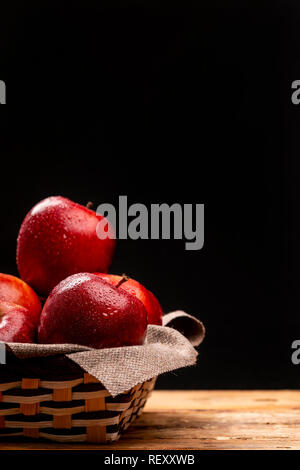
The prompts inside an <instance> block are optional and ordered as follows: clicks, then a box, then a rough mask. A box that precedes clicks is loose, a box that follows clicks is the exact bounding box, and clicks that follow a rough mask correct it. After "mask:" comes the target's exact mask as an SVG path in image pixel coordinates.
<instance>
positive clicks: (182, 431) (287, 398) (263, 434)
mask: <svg viewBox="0 0 300 470" xmlns="http://www.w3.org/2000/svg"><path fill="white" fill-rule="evenodd" d="M1 449H2V450H4V449H5V450H15V449H21V450H24V449H26V450H33V449H36V450H42V449H85V450H87V449H91V450H92V449H106V450H107V449H109V450H111V451H112V452H113V450H114V449H126V450H128V449H130V450H135V449H147V450H151V449H166V450H167V449H197V450H198V449H199V450H200V449H201V450H202V449H300V391H289V390H278V391H255V390H253V391H239V390H233V391H223V390H221V391H215V390H201V391H167V390H166V391H155V392H154V393H153V395H152V397H151V398H150V400H149V401H148V403H147V405H146V408H145V412H144V414H143V415H142V416H141V417H140V418H139V419H138V420H137V421H136V423H135V424H134V425H132V427H131V428H129V429H128V430H127V432H126V434H125V435H124V436H123V437H122V438H121V440H119V441H118V442H116V443H113V444H110V445H107V446H99V445H93V444H56V443H48V442H37V443H34V442H32V443H18V444H16V443H15V442H6V443H2V444H0V450H1Z"/></svg>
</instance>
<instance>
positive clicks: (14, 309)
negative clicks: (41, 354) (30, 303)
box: [0, 300, 36, 343]
mask: <svg viewBox="0 0 300 470" xmlns="http://www.w3.org/2000/svg"><path fill="white" fill-rule="evenodd" d="M35 331H36V327H35V325H34V323H33V322H32V321H31V315H30V312H29V311H28V309H27V308H25V307H22V306H21V305H17V304H14V303H11V302H3V301H2V300H1V301H0V341H4V342H7V343H33V342H34V337H35Z"/></svg>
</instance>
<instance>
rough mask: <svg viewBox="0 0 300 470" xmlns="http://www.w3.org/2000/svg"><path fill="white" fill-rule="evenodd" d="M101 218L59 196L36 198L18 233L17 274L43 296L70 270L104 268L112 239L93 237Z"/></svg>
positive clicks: (70, 272)
mask: <svg viewBox="0 0 300 470" xmlns="http://www.w3.org/2000/svg"><path fill="white" fill-rule="evenodd" d="M101 220H103V217H102V216H101V215H98V214H96V212H94V211H92V210H90V209H88V208H87V207H84V206H81V205H80V204H77V203H75V202H73V201H70V200H69V199H67V198H64V197H61V196H52V197H48V198H47V199H44V200H43V201H41V202H39V203H38V204H37V205H36V206H34V207H33V208H32V209H31V210H30V212H29V213H28V214H27V215H26V217H25V219H24V221H23V223H22V225H21V228H20V232H19V235H18V241H17V265H18V269H19V273H20V276H21V278H22V279H23V280H24V281H25V282H27V283H28V284H29V285H30V286H31V287H32V288H33V289H34V290H35V291H36V292H37V293H38V294H39V295H41V296H43V297H47V296H48V295H49V293H50V292H51V290H52V289H53V288H54V287H55V286H56V285H57V284H58V283H59V282H60V281H62V280H63V279H65V278H67V277H68V276H70V275H72V274H76V273H80V272H95V271H100V272H107V271H108V268H109V266H110V264H111V261H112V258H113V255H114V251H115V243H116V241H115V239H113V238H106V239H104V240H101V239H99V238H98V237H97V233H96V229H97V225H98V223H99V221H101ZM107 224H108V231H109V233H112V227H111V226H110V224H109V222H107Z"/></svg>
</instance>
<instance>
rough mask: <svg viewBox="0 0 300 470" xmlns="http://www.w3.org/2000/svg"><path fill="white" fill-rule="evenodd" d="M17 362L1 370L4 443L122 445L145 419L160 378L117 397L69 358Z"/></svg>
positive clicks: (0, 415) (0, 422) (0, 426)
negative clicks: (130, 429) (130, 430)
mask: <svg viewBox="0 0 300 470" xmlns="http://www.w3.org/2000/svg"><path fill="white" fill-rule="evenodd" d="M38 359H39V360H36V359H35V360H16V359H15V360H14V361H15V362H14V361H13V363H12V364H11V365H5V366H1V367H0V439H1V438H2V437H3V436H10V437H11V436H27V437H30V438H46V439H50V440H52V441H58V442H84V441H86V442H94V443H105V442H108V441H116V440H117V439H118V438H119V437H120V435H121V433H122V432H123V431H124V430H125V429H127V427H128V426H129V425H130V424H131V423H132V422H133V421H134V420H135V419H136V418H137V417H138V416H139V415H140V414H141V413H142V411H143V408H144V405H145V403H146V400H147V398H148V397H149V395H150V393H151V391H152V389H153V388H154V385H155V380H156V378H153V379H151V380H149V381H146V382H144V383H142V384H138V385H136V386H135V387H133V388H132V389H131V390H129V391H128V392H127V393H122V394H120V395H118V396H116V397H114V398H113V397H112V396H111V395H110V393H109V392H108V391H107V390H106V389H105V387H103V385H102V384H101V383H100V382H99V381H98V380H97V379H96V378H95V377H93V376H91V375H89V374H87V373H85V372H84V371H83V370H82V369H81V368H80V367H79V366H76V365H74V363H73V362H72V361H70V360H69V359H67V358H66V357H52V358H38Z"/></svg>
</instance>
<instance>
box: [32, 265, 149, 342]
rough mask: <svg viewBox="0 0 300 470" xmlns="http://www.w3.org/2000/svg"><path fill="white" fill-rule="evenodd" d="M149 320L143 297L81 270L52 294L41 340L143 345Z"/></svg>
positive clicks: (44, 314)
mask: <svg viewBox="0 0 300 470" xmlns="http://www.w3.org/2000/svg"><path fill="white" fill-rule="evenodd" d="M147 324H148V322H147V312H146V309H145V307H144V305H143V303H142V302H141V301H140V300H139V299H137V298H136V297H134V296H132V295H130V294H128V293H127V292H126V291H124V290H123V289H119V288H117V287H115V286H112V285H111V284H109V283H108V282H106V281H105V280H103V279H101V278H100V277H99V276H97V275H95V274H90V273H79V274H74V275H72V276H69V277H68V278H67V279H65V280H63V281H62V282H60V283H59V284H58V285H57V286H56V287H55V288H54V289H53V291H52V292H51V294H50V295H49V297H48V299H47V301H46V303H45V305H44V308H43V310H42V313H41V317H40V324H39V327H38V342H39V343H43V344H51V343H54V344H61V343H68V344H78V345H84V346H90V347H92V348H96V349H102V348H113V347H120V346H134V345H141V344H143V343H144V340H145V337H146V330H147Z"/></svg>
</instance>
